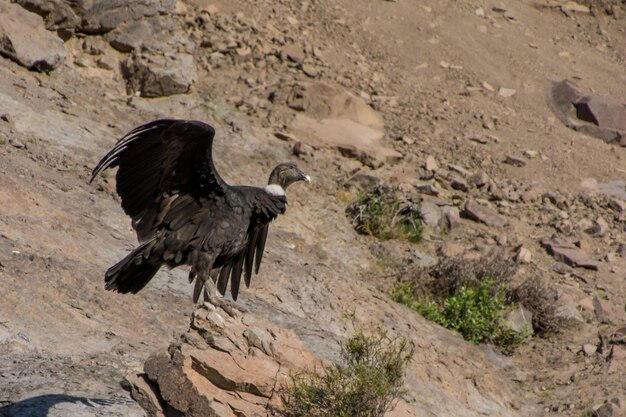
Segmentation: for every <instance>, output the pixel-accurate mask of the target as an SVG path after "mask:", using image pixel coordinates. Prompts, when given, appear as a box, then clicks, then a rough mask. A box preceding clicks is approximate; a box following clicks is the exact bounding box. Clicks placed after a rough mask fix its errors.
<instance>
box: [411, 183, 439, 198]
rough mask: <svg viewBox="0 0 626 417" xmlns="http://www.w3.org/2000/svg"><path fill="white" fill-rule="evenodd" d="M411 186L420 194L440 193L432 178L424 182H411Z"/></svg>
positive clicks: (436, 194) (434, 194)
mask: <svg viewBox="0 0 626 417" xmlns="http://www.w3.org/2000/svg"><path fill="white" fill-rule="evenodd" d="M413 186H414V187H415V190H416V191H417V192H418V193H420V194H427V195H433V196H435V197H436V196H438V195H439V194H440V193H441V191H440V190H439V187H437V183H436V182H435V181H434V180H432V181H426V182H415V183H413Z"/></svg>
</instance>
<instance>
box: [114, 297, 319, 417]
mask: <svg viewBox="0 0 626 417" xmlns="http://www.w3.org/2000/svg"><path fill="white" fill-rule="evenodd" d="M216 304H217V305H215V306H214V305H212V304H209V303H205V304H204V305H203V306H202V307H200V308H199V309H197V310H196V311H195V312H194V314H193V319H192V323H191V326H190V329H189V331H188V332H187V333H185V334H184V335H183V337H182V340H181V342H179V343H173V344H172V345H171V346H170V348H169V349H168V350H167V351H159V352H157V353H155V354H153V355H152V356H150V357H149V358H148V360H147V361H146V363H145V366H144V371H145V373H143V374H139V375H131V376H129V377H128V378H127V379H126V381H125V383H124V384H123V386H124V387H125V388H126V389H127V390H129V391H130V393H131V396H132V397H133V398H134V399H135V400H136V401H137V402H138V403H139V405H141V406H142V407H143V408H144V409H145V410H146V412H147V413H148V415H149V416H155V417H156V416H168V415H185V416H198V417H199V416H228V417H231V416H232V417H235V416H240V417H241V416H250V417H252V416H257V415H259V416H261V415H263V416H264V415H267V407H271V406H276V405H278V404H279V402H278V401H279V399H278V396H277V395H276V394H275V390H276V387H277V386H279V385H280V384H282V383H283V382H285V381H287V379H288V377H289V372H290V371H295V370H296V369H299V368H300V367H303V366H313V365H316V364H319V360H317V359H316V358H315V356H314V355H313V354H312V353H311V352H310V351H309V350H308V349H307V348H306V347H305V346H304V345H303V344H302V342H301V341H300V340H299V339H298V337H297V336H296V335H295V333H293V332H292V331H288V330H284V329H280V328H278V327H276V326H275V325H273V324H271V323H270V322H268V321H265V320H256V319H253V318H252V317H249V316H247V315H246V314H244V313H242V312H240V311H238V310H236V309H234V308H232V307H230V306H228V305H227V304H219V303H216Z"/></svg>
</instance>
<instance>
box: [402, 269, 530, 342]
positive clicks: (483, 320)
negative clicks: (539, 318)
mask: <svg viewBox="0 0 626 417" xmlns="http://www.w3.org/2000/svg"><path fill="white" fill-rule="evenodd" d="M414 292H415V291H414V288H413V286H412V284H411V283H410V282H405V283H402V284H399V285H398V286H395V287H394V288H392V291H391V296H392V298H393V299H394V300H395V301H397V302H399V303H402V304H404V305H406V306H408V307H410V308H412V309H414V310H416V311H417V312H418V313H420V314H421V315H422V316H424V318H426V319H428V320H431V321H434V322H435V323H437V324H439V325H441V326H443V327H445V328H447V329H451V330H455V331H457V332H459V333H460V334H461V335H462V336H463V338H464V339H465V340H467V341H469V342H472V343H476V344H478V343H483V342H488V343H491V344H493V345H494V346H496V347H498V348H500V350H502V351H503V352H505V353H510V352H512V351H513V350H514V349H515V348H516V347H517V346H519V345H520V344H521V343H522V342H523V341H524V340H525V339H526V338H527V337H528V336H529V334H530V329H529V331H526V332H516V331H514V330H512V329H510V328H508V327H507V326H506V324H505V322H504V317H505V314H506V313H507V312H508V311H510V309H511V308H512V307H513V306H512V305H510V304H509V303H508V302H507V297H506V293H507V289H506V286H505V285H504V284H498V283H496V282H495V281H494V280H493V279H491V278H482V279H480V280H478V281H476V282H474V283H473V285H471V286H462V287H460V288H458V290H457V291H456V292H455V293H454V294H447V295H445V296H443V297H442V298H440V299H438V300H433V299H428V298H424V299H417V298H415V295H414Z"/></svg>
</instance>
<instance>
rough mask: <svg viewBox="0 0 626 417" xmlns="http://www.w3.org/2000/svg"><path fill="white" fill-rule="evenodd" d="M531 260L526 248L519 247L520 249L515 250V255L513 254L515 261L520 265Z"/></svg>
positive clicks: (530, 253)
mask: <svg viewBox="0 0 626 417" xmlns="http://www.w3.org/2000/svg"><path fill="white" fill-rule="evenodd" d="M531 260H532V252H531V251H529V250H528V249H527V248H526V247H524V246H520V248H519V249H518V250H517V254H515V261H516V262H519V263H522V264H528V263H530V261H531Z"/></svg>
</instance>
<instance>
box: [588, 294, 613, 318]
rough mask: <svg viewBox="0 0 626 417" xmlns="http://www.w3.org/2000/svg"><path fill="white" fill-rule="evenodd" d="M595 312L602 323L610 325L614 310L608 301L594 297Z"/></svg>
mask: <svg viewBox="0 0 626 417" xmlns="http://www.w3.org/2000/svg"><path fill="white" fill-rule="evenodd" d="M593 310H594V312H595V313H596V318H597V319H598V321H599V322H600V323H610V322H611V317H612V316H613V310H612V309H611V306H610V305H609V303H608V302H607V301H606V300H603V299H602V298H599V297H598V296H595V297H593Z"/></svg>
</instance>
